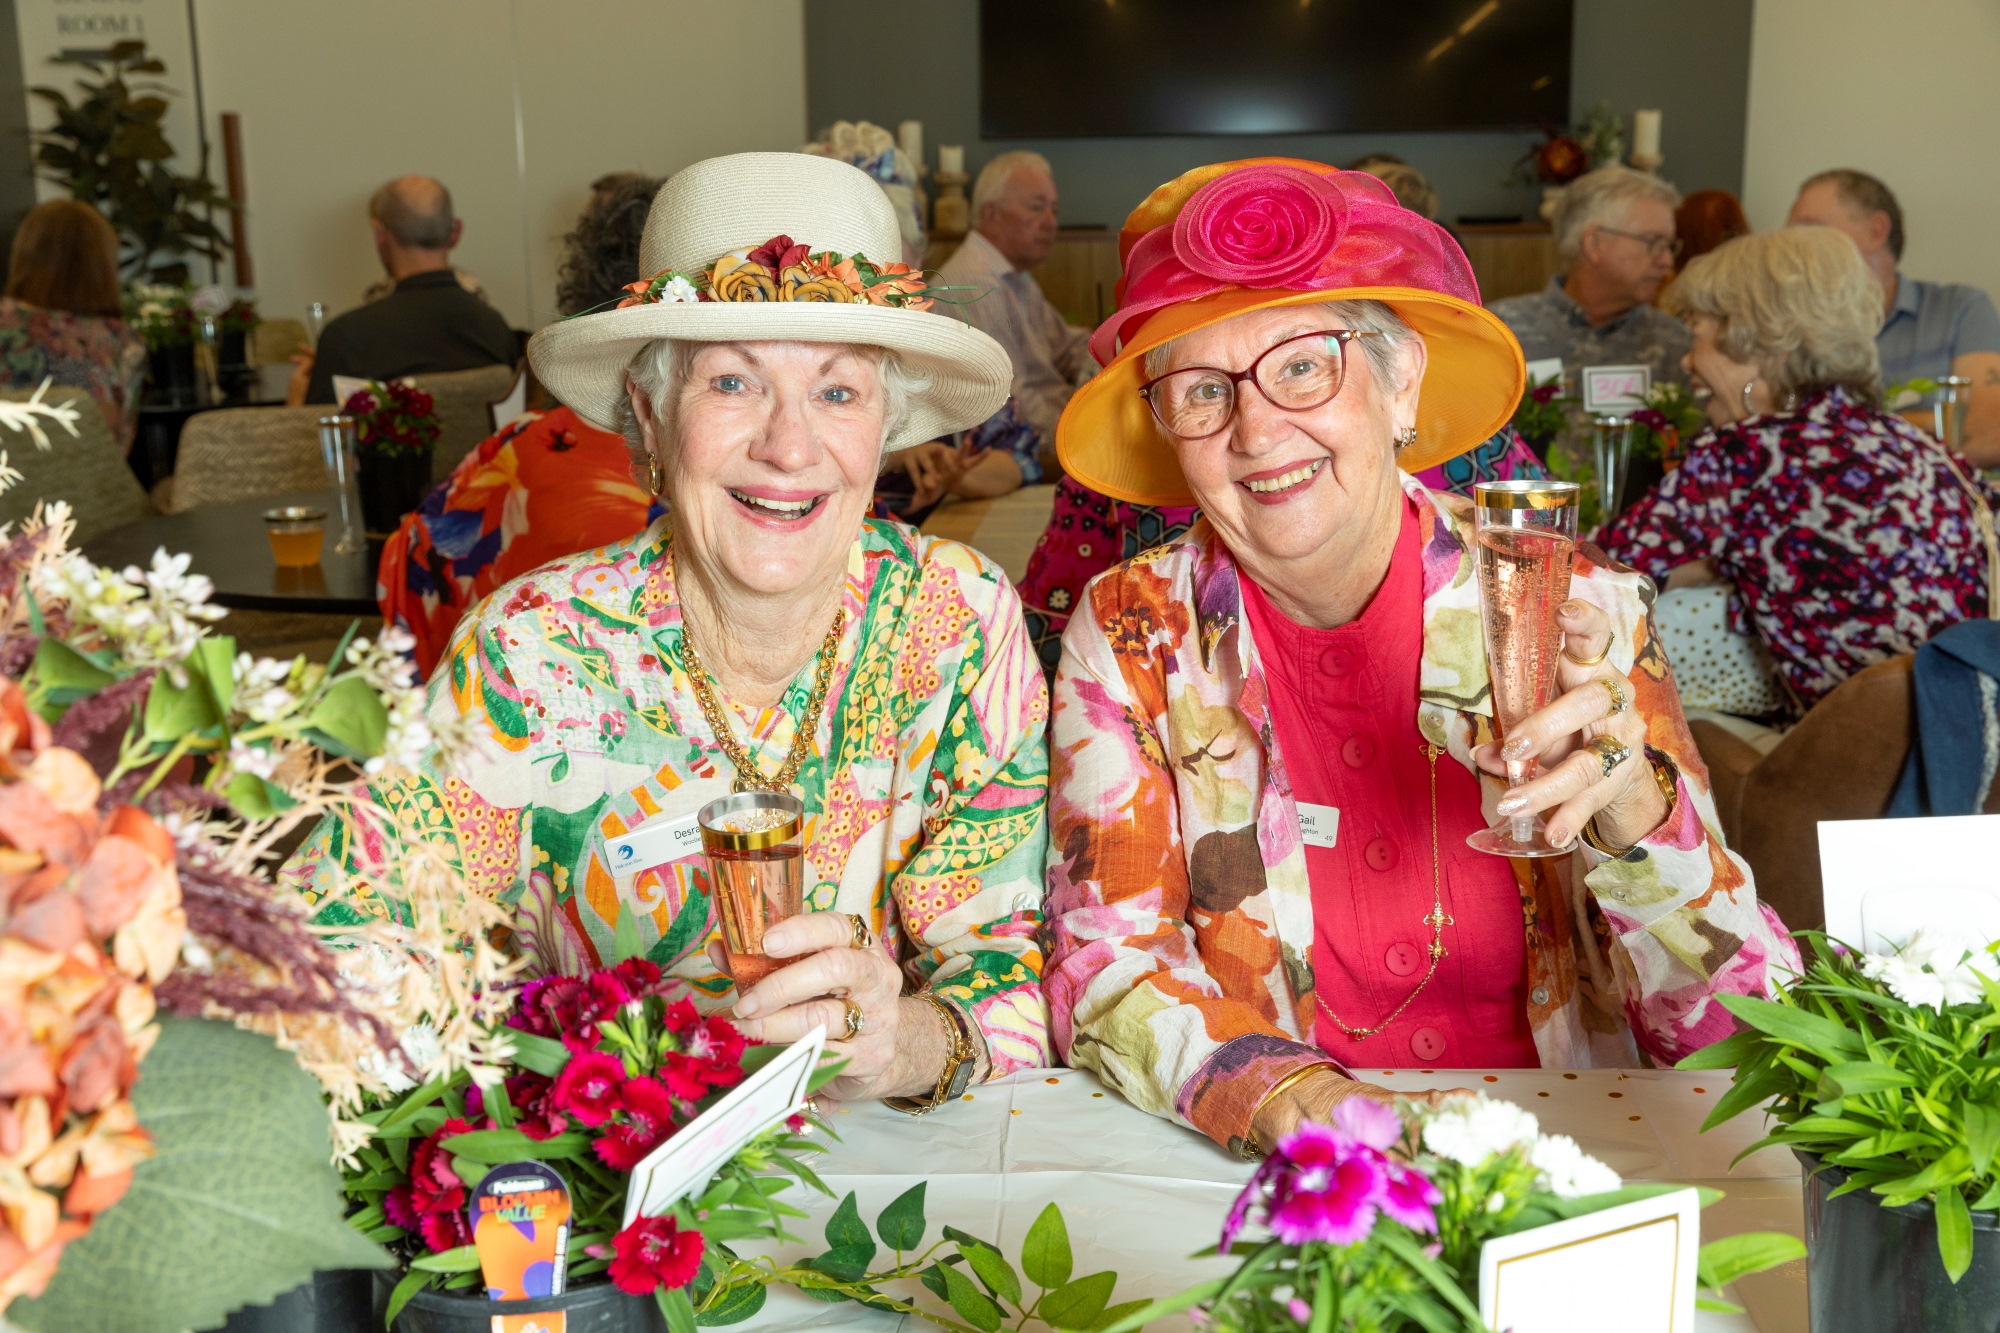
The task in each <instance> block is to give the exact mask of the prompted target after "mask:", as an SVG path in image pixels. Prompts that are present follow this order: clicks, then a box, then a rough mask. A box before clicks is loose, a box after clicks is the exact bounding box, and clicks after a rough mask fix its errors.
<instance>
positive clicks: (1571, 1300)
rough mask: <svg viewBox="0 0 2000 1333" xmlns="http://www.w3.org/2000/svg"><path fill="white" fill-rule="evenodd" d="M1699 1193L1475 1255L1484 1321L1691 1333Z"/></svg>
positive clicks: (1537, 1232) (1554, 1331)
mask: <svg viewBox="0 0 2000 1333" xmlns="http://www.w3.org/2000/svg"><path fill="white" fill-rule="evenodd" d="M1700 1219H1701V1196H1700V1195H1699V1194H1698V1193H1696V1192H1695V1191H1694V1190H1692V1189H1684V1190H1673V1191H1670V1192H1668V1193H1666V1194H1657V1195H1654V1196H1653V1197H1652V1198H1650V1199H1640V1200H1638V1201H1637V1202H1635V1203H1625V1204H1620V1205H1618V1206H1617V1207H1616V1208H1606V1209H1604V1210H1603V1211H1602V1212H1596V1213H1590V1214H1587V1215H1585V1216H1583V1217H1572V1218H1567V1219H1565V1220H1563V1221H1561V1222H1551V1223H1550V1224H1549V1225H1548V1226H1545V1227H1534V1228H1531V1229H1529V1230H1527V1231H1517V1232H1515V1233H1514V1234H1513V1235H1511V1236H1496V1237H1494V1238H1493V1239H1492V1240H1489V1241H1487V1242H1486V1244H1484V1245H1483V1246H1481V1247H1480V1250H1479V1317H1480V1319H1481V1320H1482V1321H1483V1322H1484V1323H1485V1325H1486V1326H1487V1327H1488V1328H1505V1329H1511V1330H1513V1333H1601V1330H1602V1329H1603V1328H1604V1317H1605V1311H1607V1310H1616V1311H1617V1312H1618V1319H1617V1323H1618V1333H1686V1331H1687V1330H1688V1329H1691V1328H1693V1327H1694V1283H1695V1256H1696V1253H1697V1251H1699V1250H1700V1248H1701V1220H1700Z"/></svg>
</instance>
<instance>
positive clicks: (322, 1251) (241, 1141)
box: [7, 1014, 393, 1333]
mask: <svg viewBox="0 0 2000 1333" xmlns="http://www.w3.org/2000/svg"><path fill="white" fill-rule="evenodd" d="M159 1022H160V1036H159V1040H158V1041H157V1043H156V1044H155V1045H154V1047H153V1049H152V1051H151V1053H150V1054H148V1055H147V1056H146V1060H145V1063H144V1064H143V1065H142V1066H140V1078H139V1082H138V1086H137V1087H136V1088H135V1089H134V1091H133V1094H132V1101H133V1105H134V1107H135V1109H136V1110H137V1111H138V1113H139V1122H140V1124H142V1125H143V1126H144V1127H145V1128H146V1129H147V1131H148V1132H150V1133H151V1134H152V1136H153V1146H154V1155H153V1156H152V1158H150V1159H149V1160H147V1161H144V1162H141V1163H139V1165H138V1166H136V1167H134V1168H133V1171H132V1185H131V1188H130V1189H129V1190H128V1191H127V1192H126V1194H125V1197H124V1198H123V1199H122V1200H120V1201H119V1203H118V1204H117V1206H115V1207H113V1208H111V1209H109V1210H107V1211H106V1212H105V1213H103V1214H102V1215H101V1216H99V1217H98V1219H97V1221H96V1223H95V1225H93V1226H92V1227H91V1229H90V1234H89V1235H87V1236H85V1237H84V1238H83V1239H81V1240H79V1241H77V1242H76V1243H75V1244H73V1245H71V1246H70V1247H69V1248H68V1249H66V1250H65V1251H64V1252H63V1257H62V1264H61V1266H60V1267H59V1268H58V1269H57V1270H56V1275H55V1277H54V1279H53V1280H52V1281H51V1282H50V1283H49V1286H48V1290H47V1291H46V1292H44V1293H43V1294H42V1296H41V1297H39V1298H38V1299H35V1300H18V1301H16V1302H14V1304H12V1305H10V1306H9V1307H8V1308H7V1318H8V1319H9V1320H10V1321H12V1322H13V1323H14V1324H16V1325H18V1326H19V1327H21V1328H23V1329H28V1330H31V1333H56V1331H57V1330H60V1331H61V1333H180V1330H183V1329H190V1328H214V1327H216V1326H217V1325H219V1324H221V1323H222V1321H223V1319H224V1317H225V1316H226V1315H227V1314H228V1313H229V1312H230V1311H232V1310H235V1309H237V1308H239V1307H241V1306H244V1305H249V1304H265V1303H268V1302H270V1301H272V1300H274V1299H275V1298H276V1297H277V1296H279V1295H280V1294H281V1293H283V1292H287V1291H290V1290H291V1289H292V1288H293V1287H296V1286H298V1285H299V1284H300V1283H302V1282H304V1281H305V1280H306V1279H307V1278H309V1277H311V1276H312V1274H313V1271H314V1270H315V1269H320V1268H389V1267H392V1266H393V1262H392V1261H391V1260H390V1258H389V1256H388V1255H387V1254H385V1253H383V1251H382V1250H381V1249H380V1247H378V1246H376V1245H372V1244H370V1243H369V1242H368V1241H367V1240H366V1239H364V1238H363V1237H362V1235H361V1234H360V1233H359V1232H357V1231H355V1230H354V1228H352V1227H350V1226H348V1225H347V1222H346V1220H345V1218H344V1216H343V1214H344V1213H345V1211H346V1209H345V1205H344V1203H343V1201H342V1199H341V1193H340V1176H339V1174H338V1173H337V1172H335V1170H334V1169H333V1167H332V1165H331V1164H330V1161H329V1157H330V1152H331V1145H330V1143H329V1141H328V1137H327V1118H326V1108H325V1106H324V1104H323V1103H322V1102H321V1100H320V1089H319V1085H318V1084H317V1083H316V1082H314V1081H313V1079H312V1078H311V1076H309V1075H308V1074H306V1073H305V1072H304V1071H303V1070H301V1069H300V1068H299V1067H298V1064H297V1062H296V1061H295V1060H293V1058H292V1057H291V1055H289V1054H288V1053H286V1052H284V1051H281V1050H279V1049H278V1048H277V1046H276V1045H274V1044H273V1043H272V1041H271V1039H270V1038H268V1037H262V1036H258V1035H257V1034H255V1033H251V1032H243V1031H239V1030H238V1029H237V1028H235V1027H233V1026H231V1025H230V1024H228V1023H221V1022H214V1021H210V1020H205V1019H184V1018H173V1017H169V1016H166V1015H164V1014H163V1015H161V1017H160V1020H159Z"/></svg>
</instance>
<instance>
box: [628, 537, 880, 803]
mask: <svg viewBox="0 0 2000 1333" xmlns="http://www.w3.org/2000/svg"><path fill="white" fill-rule="evenodd" d="M667 577H668V578H669V579H672V580H674V593H675V596H676V598H678V597H679V594H680V583H679V580H678V579H675V575H674V548H673V546H672V545H671V543H670V544H669V545H668V546H667ZM686 607H687V604H686V602H685V601H682V603H681V608H682V609H681V656H682V658H683V659H685V660H686V662H687V673H688V681H689V683H690V684H692V685H693V686H694V699H695V702H696V703H697V704H699V705H700V706H701V715H702V716H703V717H705V718H707V719H708V729H709V730H710V731H712V732H714V733H715V743H716V744H717V745H719V746H721V747H722V752H723V753H724V754H726V755H728V756H729V762H730V763H731V764H733V765H734V766H735V768H736V780H735V781H734V782H733V783H731V784H730V790H731V791H733V792H746V791H777V792H782V791H789V790H790V789H791V786H792V781H793V779H795V778H797V777H798V775H799V769H800V768H801V767H802V766H803V765H804V764H805V762H806V757H807V756H808V755H810V754H811V753H812V747H813V740H814V737H815V735H816V733H817V732H818V731H819V710H820V709H821V707H823V706H824V705H825V703H826V691H827V687H828V686H829V685H831V684H832V682H833V664H834V660H835V659H836V658H838V657H839V656H840V632H841V630H842V629H843V628H845V627H846V625H847V608H846V607H842V608H840V609H839V610H837V611H835V612H834V613H833V626H832V628H830V629H828V630H827V632H826V641H825V642H823V643H822V644H820V647H819V656H818V659H817V661H816V663H815V669H814V672H813V688H812V696H811V697H810V698H809V699H807V700H806V709H805V712H804V713H803V714H802V715H801V716H800V718H799V723H798V727H797V730H796V731H795V732H794V733H793V735H792V748H791V752H790V753H789V754H787V755H786V756H785V762H784V763H783V764H781V765H779V767H778V771H777V772H776V773H773V774H771V775H770V776H768V777H766V776H765V774H764V766H763V764H762V763H761V762H760V761H759V759H758V757H757V756H756V755H753V754H751V753H750V752H749V751H748V750H745V749H744V748H743V745H742V743H741V742H740V741H738V740H737V739H736V731H735V728H733V727H731V726H730V724H729V715H728V713H727V712H726V711H725V710H724V709H723V707H722V701H721V700H719V699H718V698H716V695H715V682H714V681H712V680H711V679H710V678H709V675H708V672H707V670H706V669H704V668H703V666H702V664H701V653H700V652H699V651H697V650H696V648H695V646H694V632H693V628H692V626H691V625H690V624H689V623H688V617H687V609H686ZM760 748H761V747H760Z"/></svg>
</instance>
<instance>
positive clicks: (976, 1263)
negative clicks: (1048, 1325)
mask: <svg viewBox="0 0 2000 1333" xmlns="http://www.w3.org/2000/svg"><path fill="white" fill-rule="evenodd" d="M958 1252H959V1253H960V1254H962V1255H964V1256H965V1262H966V1263H968V1264H970V1265H971V1266H972V1271H973V1272H974V1273H976V1274H978V1275H979V1280H980V1281H981V1282H984V1283H985V1284H986V1289H987V1290H988V1291H990V1292H992V1293H993V1294H994V1295H995V1296H998V1297H999V1298H1000V1299H1001V1300H1003V1301H1005V1302H1007V1304H1009V1305H1012V1306H1014V1307H1016V1308H1017V1309H1018V1308H1019V1307H1020V1304H1021V1278H1020V1275H1019V1274H1017V1273H1016V1272H1015V1271H1014V1265H1012V1264H1010V1263H1008V1262H1007V1257H1006V1256H1005V1255H1003V1254H1001V1253H1000V1251H999V1250H997V1249H995V1248H994V1247H993V1246H991V1245H988V1244H987V1243H986V1242H985V1241H979V1240H961V1241H959V1242H958ZM1098 1308H1099V1309H1102V1308H1104V1307H1103V1303H1102V1302H1099V1303H1098ZM1047 1317H1048V1316H1047V1315H1046V1314H1044V1315H1043V1318H1044V1319H1046V1318H1047Z"/></svg>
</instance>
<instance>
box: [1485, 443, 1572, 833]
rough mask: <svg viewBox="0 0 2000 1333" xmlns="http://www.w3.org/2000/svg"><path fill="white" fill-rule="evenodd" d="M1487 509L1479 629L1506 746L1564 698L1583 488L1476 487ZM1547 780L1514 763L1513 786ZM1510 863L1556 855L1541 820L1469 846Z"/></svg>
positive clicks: (1524, 763) (1527, 820)
mask: <svg viewBox="0 0 2000 1333" xmlns="http://www.w3.org/2000/svg"><path fill="white" fill-rule="evenodd" d="M1473 502H1474V504H1475V505H1477V506H1478V549H1477V553H1476V563H1477V568H1478V575H1479V613H1480V617H1479V618H1480V623H1481V626H1482V628H1483V629H1484V631H1485V636H1486V665H1487V671H1488V674H1489V678H1490V679H1491V681H1492V686H1493V715H1494V721H1495V723H1496V724H1497V727H1498V731H1499V733H1500V737H1501V739H1502V740H1505V739H1506V737H1507V736H1509V735H1510V734H1512V732H1513V730H1514V728H1515V727H1517V726H1519V725H1520V723H1521V722H1522V721H1523V720H1524V719H1525V718H1527V717H1529V716H1530V715H1531V714H1533V713H1534V712H1536V711H1537V710H1539V709H1541V708H1544V707H1546V706H1547V705H1548V703H1549V701H1550V700H1551V699H1552V698H1553V697H1554V695H1555V688H1556V656H1557V654H1558V653H1560V652H1561V651H1562V632H1561V630H1560V629H1559V628H1558V627H1557V625H1556V610H1557V608H1559V607H1561V606H1562V604H1563V602H1564V601H1566V600H1567V599H1568V597H1569V576H1570V566H1571V564H1572V563H1573V561H1574V560H1575V557H1576V505H1577V487H1576V485H1575V483H1573V482H1554V481H1515V482H1494V483H1488V484H1484V485H1480V486H1477V487H1475V488H1474V497H1473ZM1539 772H1540V765H1538V764H1537V763H1536V761H1535V760H1534V759H1533V758H1529V759H1522V760H1510V761H1509V762H1508V764H1507V785H1508V786H1510V787H1518V786H1520V785H1521V784H1522V783H1524V782H1529V781H1532V780H1533V779H1534V778H1535V777H1536V775H1537V774H1538V773H1539ZM1467 841H1468V842H1469V843H1470V844H1471V845H1472V846H1473V847H1475V848H1477V849H1478V850H1480V851H1482V852H1493V853H1496V854H1498V855H1501V856H1553V855H1557V854H1559V853H1560V852H1561V850H1562V849H1560V848H1556V847H1552V846H1550V844H1549V842H1548V840H1547V838H1545V837H1544V836H1543V835H1542V827H1541V821H1540V820H1539V819H1537V818H1536V817H1535V816H1534V815H1532V814H1528V815H1520V816H1516V817H1515V818H1512V819H1507V820H1503V821H1502V822H1501V823H1499V824H1497V825H1495V826H1494V827H1492V828H1490V829H1484V830H1482V831H1480V832H1478V833H1475V834H1473V835H1472V837H1470V838H1469V839H1467Z"/></svg>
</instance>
